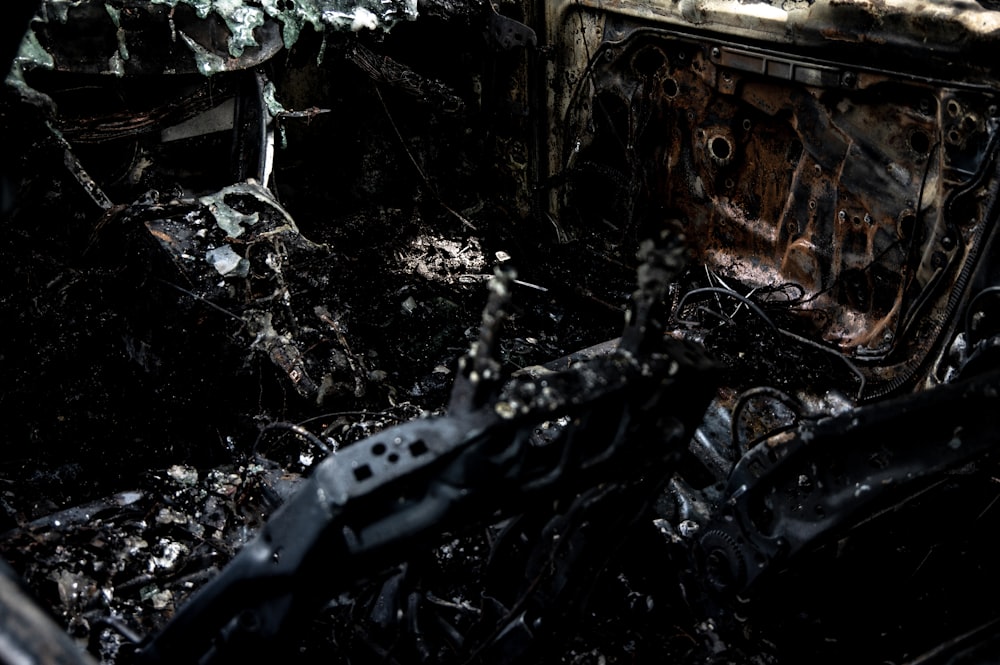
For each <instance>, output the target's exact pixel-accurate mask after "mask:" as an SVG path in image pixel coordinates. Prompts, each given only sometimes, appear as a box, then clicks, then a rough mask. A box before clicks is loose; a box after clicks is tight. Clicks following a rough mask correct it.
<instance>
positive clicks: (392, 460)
mask: <svg viewBox="0 0 1000 665" xmlns="http://www.w3.org/2000/svg"><path fill="white" fill-rule="evenodd" d="M386 459H387V460H389V464H395V463H396V462H398V461H399V455H397V454H396V453H389V455H388V456H387V457H386Z"/></svg>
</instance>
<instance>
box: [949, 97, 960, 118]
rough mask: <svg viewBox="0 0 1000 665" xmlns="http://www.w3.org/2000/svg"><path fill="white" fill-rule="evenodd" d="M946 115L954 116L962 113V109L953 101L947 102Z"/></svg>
mask: <svg viewBox="0 0 1000 665" xmlns="http://www.w3.org/2000/svg"><path fill="white" fill-rule="evenodd" d="M947 108H948V115H950V116H956V115H958V114H959V113H960V112H961V111H962V107H961V106H959V104H958V102H956V101H955V100H954V99H950V100H948V106H947Z"/></svg>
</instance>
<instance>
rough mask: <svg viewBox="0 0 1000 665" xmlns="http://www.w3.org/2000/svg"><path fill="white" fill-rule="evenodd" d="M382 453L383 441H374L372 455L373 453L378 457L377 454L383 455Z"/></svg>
mask: <svg viewBox="0 0 1000 665" xmlns="http://www.w3.org/2000/svg"><path fill="white" fill-rule="evenodd" d="M384 454H385V444H384V443H376V444H375V445H374V446H372V455H375V456H376V457H378V456H380V455H384Z"/></svg>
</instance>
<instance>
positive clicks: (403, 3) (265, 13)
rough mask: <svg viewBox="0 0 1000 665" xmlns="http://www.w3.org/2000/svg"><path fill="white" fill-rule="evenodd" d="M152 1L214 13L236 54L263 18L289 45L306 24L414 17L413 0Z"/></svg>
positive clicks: (353, 24) (361, 24)
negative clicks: (287, 2)
mask: <svg viewBox="0 0 1000 665" xmlns="http://www.w3.org/2000/svg"><path fill="white" fill-rule="evenodd" d="M151 2H152V3H153V4H158V5H167V6H170V7H176V6H177V5H179V4H186V5H189V6H190V7H192V8H193V9H194V11H195V13H196V14H197V16H198V17H200V18H206V17H208V15H209V14H211V13H213V12H214V13H215V14H217V15H218V16H219V17H220V18H221V19H222V20H223V21H224V22H225V23H226V27H227V28H229V32H230V33H231V35H232V36H231V37H230V40H229V52H230V54H231V55H232V56H233V57H239V56H240V55H241V54H242V53H243V49H244V48H246V47H248V46H254V45H256V40H255V39H254V36H253V31H254V28H256V27H258V26H260V25H263V23H264V20H265V18H266V17H270V18H272V19H274V20H276V21H278V22H279V23H280V24H281V37H282V41H283V42H284V44H285V47H286V48H290V47H291V46H292V45H293V44H294V43H295V42H296V41H298V38H299V35H300V34H301V33H302V29H303V28H304V27H305V26H307V25H309V26H312V28H313V29H314V30H316V31H317V32H324V31H325V30H326V29H327V28H333V29H337V30H361V29H375V28H378V27H381V28H383V29H386V30H388V29H390V28H391V27H392V26H393V25H395V24H396V23H398V22H400V21H409V20H413V19H415V18H416V17H417V3H416V0H387V1H383V0H295V2H294V6H293V7H292V8H291V9H288V8H286V6H285V3H284V2H282V3H281V4H282V7H281V8H279V6H278V2H279V0H260V3H259V6H248V5H247V4H246V3H245V2H243V0H151Z"/></svg>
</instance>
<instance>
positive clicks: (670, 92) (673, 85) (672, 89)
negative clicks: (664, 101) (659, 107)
mask: <svg viewBox="0 0 1000 665" xmlns="http://www.w3.org/2000/svg"><path fill="white" fill-rule="evenodd" d="M663 94H665V95H666V96H667V97H674V96H676V95H677V81H675V80H673V79H663Z"/></svg>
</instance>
